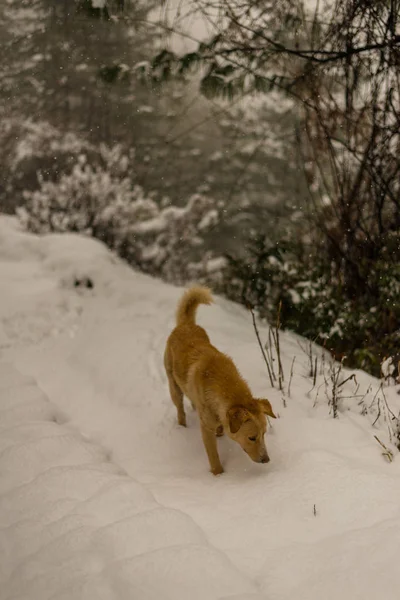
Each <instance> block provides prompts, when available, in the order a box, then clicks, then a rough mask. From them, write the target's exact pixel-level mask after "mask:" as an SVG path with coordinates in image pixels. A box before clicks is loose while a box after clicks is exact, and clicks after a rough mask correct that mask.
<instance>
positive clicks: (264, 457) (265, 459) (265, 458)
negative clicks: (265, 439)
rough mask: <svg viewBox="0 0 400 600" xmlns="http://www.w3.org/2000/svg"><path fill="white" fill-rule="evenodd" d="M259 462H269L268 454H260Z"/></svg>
mask: <svg viewBox="0 0 400 600" xmlns="http://www.w3.org/2000/svg"><path fill="white" fill-rule="evenodd" d="M260 462H262V463H264V464H265V463H269V456H268V454H266V455H265V456H262V457H261V460H260Z"/></svg>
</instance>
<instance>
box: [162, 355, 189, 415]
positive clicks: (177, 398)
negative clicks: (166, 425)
mask: <svg viewBox="0 0 400 600" xmlns="http://www.w3.org/2000/svg"><path fill="white" fill-rule="evenodd" d="M164 366H165V372H166V373H167V377H168V385H169V393H170V394H171V400H172V402H173V403H174V404H175V406H176V410H177V413H178V423H179V425H182V427H186V415H185V409H184V407H183V392H182V390H181V388H180V387H179V385H178V384H177V383H176V381H175V378H174V375H173V371H172V365H171V356H170V353H169V348H168V345H167V347H166V349H165V353H164Z"/></svg>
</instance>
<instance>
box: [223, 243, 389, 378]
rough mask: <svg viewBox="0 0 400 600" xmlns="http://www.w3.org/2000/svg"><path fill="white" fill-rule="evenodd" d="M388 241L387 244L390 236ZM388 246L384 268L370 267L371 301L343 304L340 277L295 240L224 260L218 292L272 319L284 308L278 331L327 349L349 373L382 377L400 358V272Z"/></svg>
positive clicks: (256, 246) (367, 296) (254, 246)
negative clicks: (386, 363)
mask: <svg viewBox="0 0 400 600" xmlns="http://www.w3.org/2000/svg"><path fill="white" fill-rule="evenodd" d="M391 237H393V236H391ZM396 243H397V242H394V241H393V239H391V240H390V244H389V243H388V246H387V252H390V253H391V256H390V262H389V259H388V257H387V256H384V255H383V256H382V257H381V259H380V260H377V261H375V262H374V263H373V265H371V268H370V275H369V289H370V293H366V294H365V295H362V296H357V297H349V295H348V294H347V292H346V289H345V287H344V285H343V280H342V276H341V273H340V271H338V270H337V269H335V268H334V266H333V264H332V263H331V262H329V260H328V258H327V256H326V255H325V254H324V253H323V252H316V251H315V250H314V251H313V250H312V248H308V247H307V246H306V245H305V244H304V242H303V241H302V240H301V239H300V240H299V239H298V240H297V241H296V242H294V241H293V238H292V239H290V238H289V239H285V240H283V241H281V242H280V243H279V244H278V245H276V244H271V243H269V242H268V241H266V240H265V239H264V238H258V239H256V240H255V241H253V242H252V243H251V244H250V246H249V248H248V252H247V255H246V257H245V258H240V259H237V258H236V259H234V258H232V257H231V258H230V264H229V269H228V271H227V274H226V278H225V281H224V286H223V289H224V292H225V293H226V294H227V295H228V296H229V297H230V298H232V299H234V300H236V301H239V302H241V303H243V304H250V305H252V306H253V307H255V308H256V309H257V310H258V312H259V314H260V315H261V316H262V317H266V318H269V319H274V318H275V315H276V311H277V306H278V303H279V302H280V301H282V312H281V320H282V323H283V326H284V327H286V328H288V329H291V330H293V331H295V332H297V333H299V334H301V335H303V336H306V337H308V338H311V339H314V340H316V341H318V342H319V343H320V344H323V345H325V346H326V347H327V348H328V349H329V350H331V351H332V353H333V354H334V355H335V356H336V357H338V358H342V357H343V356H346V359H345V361H346V363H347V364H348V365H349V366H352V367H360V368H363V369H366V370H368V371H369V372H372V373H373V374H375V375H377V376H379V375H380V364H381V362H382V360H383V358H384V357H385V356H388V355H392V356H394V357H398V356H399V350H398V348H399V342H400V302H399V297H400V267H399V266H398V264H400V263H396V262H395V261H394V260H393V258H394V256H393V254H392V252H393V246H394V245H395V244H396Z"/></svg>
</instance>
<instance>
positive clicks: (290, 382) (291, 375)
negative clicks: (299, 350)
mask: <svg viewBox="0 0 400 600" xmlns="http://www.w3.org/2000/svg"><path fill="white" fill-rule="evenodd" d="M295 360H296V357H295V356H293V360H292V366H291V367H290V379H289V385H288V396H289V398H290V386H291V384H292V379H293V367H294V362H295Z"/></svg>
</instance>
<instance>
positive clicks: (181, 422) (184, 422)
mask: <svg viewBox="0 0 400 600" xmlns="http://www.w3.org/2000/svg"><path fill="white" fill-rule="evenodd" d="M178 423H179V425H181V426H182V427H186V417H185V416H183V417H179V419H178Z"/></svg>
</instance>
